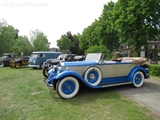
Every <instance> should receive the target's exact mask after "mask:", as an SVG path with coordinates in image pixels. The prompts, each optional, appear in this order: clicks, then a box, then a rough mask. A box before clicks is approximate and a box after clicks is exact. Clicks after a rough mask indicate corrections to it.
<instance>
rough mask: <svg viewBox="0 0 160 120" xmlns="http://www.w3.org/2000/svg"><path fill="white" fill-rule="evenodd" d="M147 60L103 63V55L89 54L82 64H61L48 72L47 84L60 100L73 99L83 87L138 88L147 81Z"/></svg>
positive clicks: (129, 59)
mask: <svg viewBox="0 0 160 120" xmlns="http://www.w3.org/2000/svg"><path fill="white" fill-rule="evenodd" d="M145 61H146V58H140V57H136V58H135V57H124V58H121V59H117V60H114V61H112V60H111V61H104V60H103V59H102V53H91V54H88V55H87V56H86V59H85V61H79V62H62V63H60V64H59V65H57V66H54V68H53V69H50V70H49V71H48V74H49V76H48V79H47V80H46V82H45V83H46V84H47V85H48V86H53V88H54V89H56V91H57V93H58V94H59V96H60V97H62V98H66V99H67V98H72V97H74V96H75V95H76V94H77V93H78V91H79V88H80V84H81V83H82V84H85V85H86V86H88V87H90V88H94V89H97V88H104V87H110V86H117V85H124V84H133V85H134V86H135V87H141V86H142V85H143V83H144V79H147V78H149V75H148V65H146V64H144V63H145Z"/></svg>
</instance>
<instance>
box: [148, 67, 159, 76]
mask: <svg viewBox="0 0 160 120" xmlns="http://www.w3.org/2000/svg"><path fill="white" fill-rule="evenodd" d="M149 74H150V75H154V76H158V77H160V65H153V64H149Z"/></svg>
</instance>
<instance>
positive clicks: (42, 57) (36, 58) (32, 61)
mask: <svg viewBox="0 0 160 120" xmlns="http://www.w3.org/2000/svg"><path fill="white" fill-rule="evenodd" d="M60 54H61V53H60V52H52V51H37V52H33V53H32V54H31V57H30V58H29V61H28V66H29V67H32V68H42V66H43V62H45V61H46V60H47V59H56V58H57V57H58V56H59V55H60Z"/></svg>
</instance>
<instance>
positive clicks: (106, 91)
mask: <svg viewBox="0 0 160 120" xmlns="http://www.w3.org/2000/svg"><path fill="white" fill-rule="evenodd" d="M50 94H51V95H52V98H53V100H54V101H56V102H65V103H66V102H67V103H70V104H75V105H83V104H84V103H90V102H93V101H97V100H99V99H105V100H107V99H119V98H120V97H121V95H120V94H118V93H117V92H114V91H112V90H110V88H102V89H92V88H88V87H85V86H82V87H80V90H79V92H78V94H77V95H76V96H75V97H74V98H71V99H63V98H61V97H60V96H59V95H58V93H57V92H56V90H53V89H52V88H50Z"/></svg>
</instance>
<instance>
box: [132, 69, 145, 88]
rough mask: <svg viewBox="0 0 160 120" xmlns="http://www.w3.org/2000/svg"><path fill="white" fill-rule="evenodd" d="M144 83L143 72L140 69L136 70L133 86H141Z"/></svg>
mask: <svg viewBox="0 0 160 120" xmlns="http://www.w3.org/2000/svg"><path fill="white" fill-rule="evenodd" d="M143 83H144V74H143V73H142V72H141V71H138V72H136V73H135V74H134V77H133V85H134V87H137V88H138V87H141V86H142V85H143Z"/></svg>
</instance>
